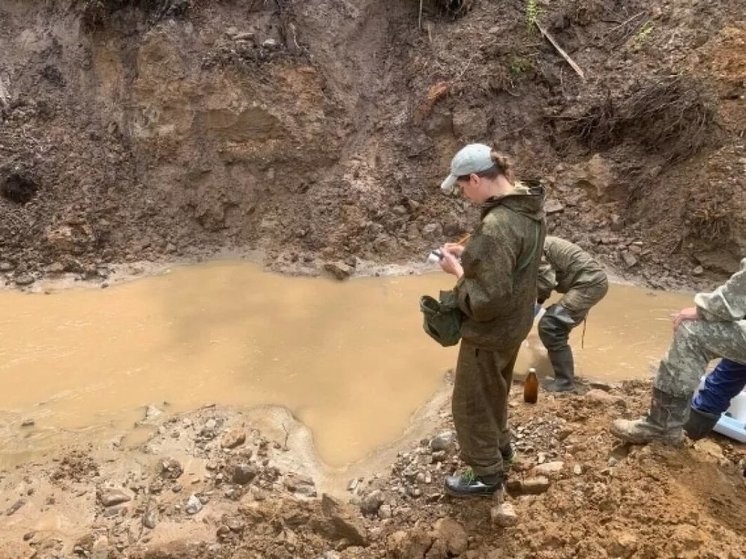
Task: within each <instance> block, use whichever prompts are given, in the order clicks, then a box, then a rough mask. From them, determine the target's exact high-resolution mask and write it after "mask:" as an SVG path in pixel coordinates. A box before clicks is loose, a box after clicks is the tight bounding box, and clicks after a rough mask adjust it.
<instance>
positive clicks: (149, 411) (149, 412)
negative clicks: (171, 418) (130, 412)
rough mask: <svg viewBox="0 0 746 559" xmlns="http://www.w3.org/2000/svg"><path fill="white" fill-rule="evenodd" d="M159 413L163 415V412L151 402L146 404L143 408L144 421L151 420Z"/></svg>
mask: <svg viewBox="0 0 746 559" xmlns="http://www.w3.org/2000/svg"><path fill="white" fill-rule="evenodd" d="M159 415H163V412H162V411H161V410H159V409H158V408H157V407H155V406H154V405H153V404H148V406H147V407H146V408H145V421H151V420H153V419H155V418H156V417H158V416H159Z"/></svg>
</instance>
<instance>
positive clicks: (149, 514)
mask: <svg viewBox="0 0 746 559" xmlns="http://www.w3.org/2000/svg"><path fill="white" fill-rule="evenodd" d="M157 523H158V511H157V510H156V509H150V510H147V511H145V514H143V515H142V525H143V526H145V527H146V528H149V529H151V530H152V529H153V528H155V526H156V524H157Z"/></svg>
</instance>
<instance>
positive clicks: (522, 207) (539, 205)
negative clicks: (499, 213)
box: [482, 183, 544, 221]
mask: <svg viewBox="0 0 746 559" xmlns="http://www.w3.org/2000/svg"><path fill="white" fill-rule="evenodd" d="M497 206H505V207H506V208H508V209H509V210H511V211H514V212H516V213H519V214H521V215H524V216H526V217H528V218H530V219H533V220H534V221H542V220H543V219H544V187H543V186H531V187H527V186H524V185H523V184H521V183H516V186H515V189H514V190H513V192H511V193H509V194H504V195H502V196H493V197H492V198H489V199H487V201H485V202H484V203H483V204H482V218H484V216H485V215H487V214H488V213H489V212H490V210H492V209H493V208H496V207H497Z"/></svg>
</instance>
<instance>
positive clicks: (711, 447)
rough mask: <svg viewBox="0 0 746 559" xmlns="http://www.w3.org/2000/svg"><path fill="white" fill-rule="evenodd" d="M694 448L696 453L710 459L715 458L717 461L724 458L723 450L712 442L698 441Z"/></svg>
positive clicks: (708, 440) (706, 440)
mask: <svg viewBox="0 0 746 559" xmlns="http://www.w3.org/2000/svg"><path fill="white" fill-rule="evenodd" d="M694 448H695V449H696V450H697V451H699V452H701V453H703V454H705V455H707V456H710V457H712V458H717V459H718V460H720V459H722V458H724V456H723V449H722V448H721V447H720V445H719V444H717V443H716V442H715V441H713V440H710V439H700V440H698V441H697V442H696V443H694Z"/></svg>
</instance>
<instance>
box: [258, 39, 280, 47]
mask: <svg viewBox="0 0 746 559" xmlns="http://www.w3.org/2000/svg"><path fill="white" fill-rule="evenodd" d="M262 46H263V47H264V48H265V49H276V48H279V47H280V42H279V41H277V40H276V39H265V40H264V42H262Z"/></svg>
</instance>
